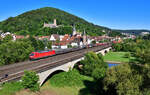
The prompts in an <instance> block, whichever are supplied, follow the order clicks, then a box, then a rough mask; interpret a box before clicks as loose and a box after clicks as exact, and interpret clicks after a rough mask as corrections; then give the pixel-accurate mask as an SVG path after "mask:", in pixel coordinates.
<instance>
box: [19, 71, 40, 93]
mask: <svg viewBox="0 0 150 95" xmlns="http://www.w3.org/2000/svg"><path fill="white" fill-rule="evenodd" d="M24 73H25V75H24V76H23V77H22V85H23V87H24V88H25V89H30V90H31V91H39V90H40V87H39V83H38V81H39V76H38V75H36V73H35V72H32V71H25V72H24Z"/></svg>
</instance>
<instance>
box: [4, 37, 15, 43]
mask: <svg viewBox="0 0 150 95" xmlns="http://www.w3.org/2000/svg"><path fill="white" fill-rule="evenodd" d="M12 39H13V37H12V36H11V35H6V36H5V38H3V43H6V42H9V41H11V40H12Z"/></svg>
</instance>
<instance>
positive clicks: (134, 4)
mask: <svg viewBox="0 0 150 95" xmlns="http://www.w3.org/2000/svg"><path fill="white" fill-rule="evenodd" d="M0 1H1V2H0V21H2V20H5V19H7V18H8V17H14V16H17V15H19V14H21V13H23V12H26V11H30V10H33V9H37V8H42V7H55V8H59V9H61V10H64V11H67V12H69V13H72V14H74V15H76V16H79V17H81V18H84V19H85V20H87V21H89V22H92V23H94V24H97V25H101V26H106V27H109V28H112V29H150V0H0Z"/></svg>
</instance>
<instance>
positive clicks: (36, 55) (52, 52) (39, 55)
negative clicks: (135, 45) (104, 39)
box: [29, 43, 109, 60]
mask: <svg viewBox="0 0 150 95" xmlns="http://www.w3.org/2000/svg"><path fill="white" fill-rule="evenodd" d="M107 44H109V43H97V44H89V45H87V46H79V47H76V48H68V49H54V50H44V51H37V52H32V53H31V54H30V55H29V59H30V60H34V59H41V58H45V57H50V56H54V55H59V54H64V53H68V52H73V51H78V50H81V49H86V48H92V47H96V46H103V45H107Z"/></svg>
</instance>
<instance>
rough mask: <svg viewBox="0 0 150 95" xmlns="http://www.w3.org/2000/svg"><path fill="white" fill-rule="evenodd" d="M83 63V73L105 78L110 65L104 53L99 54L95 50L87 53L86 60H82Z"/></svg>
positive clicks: (96, 77)
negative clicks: (104, 57)
mask: <svg viewBox="0 0 150 95" xmlns="http://www.w3.org/2000/svg"><path fill="white" fill-rule="evenodd" d="M81 64H83V70H82V72H83V74H85V75H88V76H92V77H93V78H95V79H100V78H103V77H104V76H105V71H106V69H107V67H108V66H107V64H106V63H105V62H104V60H103V57H102V55H101V54H98V55H97V54H95V53H94V52H89V53H87V54H86V55H85V57H84V60H82V61H81Z"/></svg>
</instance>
